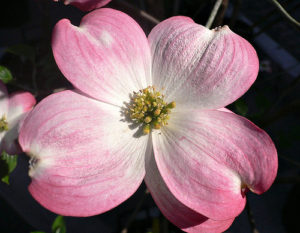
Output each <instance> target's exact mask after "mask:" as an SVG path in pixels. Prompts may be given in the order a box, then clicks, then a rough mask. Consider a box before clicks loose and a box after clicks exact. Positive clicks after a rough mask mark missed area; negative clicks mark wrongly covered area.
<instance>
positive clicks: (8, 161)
mask: <svg viewBox="0 0 300 233" xmlns="http://www.w3.org/2000/svg"><path fill="white" fill-rule="evenodd" d="M17 161H18V156H17V155H9V154H7V153H6V152H2V154H1V159H0V178H1V181H2V182H4V183H6V184H9V175H10V174H11V173H12V172H13V170H14V169H15V168H16V166H17Z"/></svg>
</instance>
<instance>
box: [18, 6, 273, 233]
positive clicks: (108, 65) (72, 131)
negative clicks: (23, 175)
mask: <svg viewBox="0 0 300 233" xmlns="http://www.w3.org/2000/svg"><path fill="white" fill-rule="evenodd" d="M118 25H122V27H119V26H118ZM52 48H53V53H54V57H55V60H56V63H57V65H58V67H59V68H60V70H61V72H62V73H63V74H64V76H65V77H66V78H67V79H68V80H69V81H70V82H71V83H72V84H73V85H74V86H75V87H76V89H77V90H76V91H63V92H60V93H57V94H53V95H50V96H49V97H47V98H46V99H44V100H43V101H41V103H39V104H38V105H37V107H36V108H35V109H34V110H33V111H32V112H31V113H30V114H29V116H28V117H27V118H26V120H25V122H24V124H23V126H22V129H21V132H20V137H19V141H20V144H21V146H22V149H23V150H24V151H25V152H26V153H28V154H29V155H30V156H32V158H33V160H34V161H36V163H35V164H34V165H33V167H32V168H31V170H30V176H31V177H32V183H31V184H30V186H29V191H30V193H31V194H32V196H33V197H34V198H35V199H36V200H37V201H38V202H39V203H41V204H42V205H43V206H44V207H46V208H47V209H49V210H51V211H53V212H55V213H58V214H62V215H70V216H91V215H96V214H100V213H103V212H106V211H108V210H110V209H112V208H114V207H116V206H117V205H119V204H120V203H122V202H124V201H125V200H126V199H128V198H129V197H130V196H131V195H132V194H133V193H134V192H135V191H136V190H137V188H138V187H139V186H140V184H141V182H142V181H143V179H145V183H146V185H147V187H148V189H149V191H150V192H151V195H152V197H153V199H154V200H155V202H156V204H157V206H158V207H159V209H160V210H161V212H162V213H163V214H164V215H165V216H166V217H167V218H168V219H169V220H170V221H171V222H172V223H174V224H175V225H176V226H178V227H179V228H181V229H182V230H184V231H186V232H205V233H210V232H223V231H225V230H226V229H227V228H228V227H229V226H230V225H231V224H232V222H233V220H234V218H235V217H236V216H238V215H239V214H240V213H241V211H242V210H243V209H244V207H245V203H246V197H245V193H244V191H245V190H248V189H249V190H251V191H252V192H255V193H257V194H261V193H263V192H265V191H266V190H267V189H269V188H270V186H271V184H272V183H273V181H274V179H275V177H276V173H277V152H276V148H275V146H274V144H273V142H272V140H271V139H270V137H269V136H268V135H267V134H266V133H265V132H264V131H263V130H261V129H260V128H258V127H257V126H255V125H254V124H253V123H251V122H250V121H249V120H247V119H245V118H243V117H241V116H238V115H236V114H234V113H232V112H230V111H229V110H227V109H225V108H224V107H225V106H227V105H228V104H230V103H232V102H234V101H235V100H236V99H238V98H239V97H240V96H242V95H243V94H244V93H245V92H246V91H247V90H248V89H249V87H250V86H251V85H252V83H253V82H254V81H255V79H256V77H257V73H258V58H257V55H256V52H255V50H254V49H253V47H252V46H251V45H250V44H249V43H248V42H247V41H246V40H245V39H243V38H242V37H240V36H238V35H236V34H235V33H233V32H232V31H230V29H229V28H228V27H227V26H225V27H223V28H221V29H216V30H209V29H207V28H205V27H203V26H201V25H197V24H196V23H194V22H193V21H192V20H191V19H190V18H188V17H182V16H179V17H172V18H169V19H167V20H165V21H163V22H161V23H160V24H158V25H157V26H156V27H154V29H153V30H152V31H151V33H150V35H149V37H148V38H147V37H146V36H145V34H144V32H143V30H142V29H141V28H140V26H139V25H138V24H137V23H136V22H135V21H134V20H133V19H132V18H130V17H129V16H128V15H126V14H124V13H122V12H119V11H116V10H113V9H99V10H95V11H93V12H91V13H89V14H87V15H86V16H85V17H84V18H83V19H82V21H81V24H80V26H79V27H76V26H73V25H72V24H71V23H70V21H69V20H67V19H63V20H61V21H60V22H58V23H57V25H56V26H55V28H54V31H53V39H52ZM148 86H153V87H155V88H156V90H158V91H160V92H161V93H162V94H163V95H164V101H165V102H166V103H171V102H172V101H174V102H176V107H175V108H174V109H172V111H171V113H170V115H169V116H170V119H169V120H168V122H167V123H168V125H165V126H162V127H161V129H159V130H158V129H153V130H152V131H151V132H150V133H149V134H147V135H142V134H141V133H140V127H136V126H135V125H134V124H132V122H130V121H128V119H126V117H124V114H122V113H124V108H125V109H126V108H127V110H128V105H126V103H130V96H131V95H132V94H133V93H134V92H138V91H139V90H145V88H147V87H148ZM78 90H79V91H78ZM138 93H143V91H141V92H138ZM168 106H169V105H168ZM129 110H130V109H129ZM130 111H131V110H130ZM145 111H146V110H145ZM166 119H167V118H166ZM148 120H149V119H148ZM148 120H147V122H148Z"/></svg>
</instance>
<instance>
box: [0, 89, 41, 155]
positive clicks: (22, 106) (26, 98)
mask: <svg viewBox="0 0 300 233" xmlns="http://www.w3.org/2000/svg"><path fill="white" fill-rule="evenodd" d="M35 104H36V100H35V98H34V96H33V95H32V94H31V93H29V92H15V93H13V94H11V95H10V96H9V101H8V106H9V108H8V114H7V122H8V129H9V130H8V131H7V132H5V135H4V137H3V139H2V145H1V150H5V151H6V152H7V153H8V154H11V155H13V154H19V153H21V152H22V150H21V148H20V146H19V143H18V136H19V129H20V125H21V124H22V122H23V120H24V118H25V117H26V115H27V113H28V112H29V111H30V110H31V109H32V108H33V106H34V105H35Z"/></svg>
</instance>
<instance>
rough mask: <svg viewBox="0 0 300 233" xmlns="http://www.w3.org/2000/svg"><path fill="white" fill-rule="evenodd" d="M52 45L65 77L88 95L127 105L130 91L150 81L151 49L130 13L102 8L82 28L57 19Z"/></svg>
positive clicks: (142, 86) (107, 101) (84, 20)
mask: <svg viewBox="0 0 300 233" xmlns="http://www.w3.org/2000/svg"><path fill="white" fill-rule="evenodd" d="M52 49H53V54H54V57H55V60H56V63H57V65H58V67H59V69H60V70H61V72H62V73H63V74H64V75H65V77H66V78H67V79H68V80H69V81H70V82H71V83H72V84H73V85H74V86H75V87H76V88H78V89H79V90H81V91H82V92H84V93H86V94H88V95H89V96H91V97H93V98H96V99H98V100H101V101H103V102H106V103H111V104H114V105H118V106H123V102H124V101H127V100H129V94H130V93H132V92H133V91H138V90H140V89H143V88H145V87H146V86H148V85H151V80H150V78H151V77H150V65H151V58H150V48H149V45H148V41H147V38H146V36H145V34H144V32H143V30H142V29H141V28H140V26H139V25H138V24H137V23H136V22H135V21H134V20H133V19H132V18H131V17H129V16H128V15H126V14H124V13H122V12H120V11H117V10H113V9H98V10H95V11H93V12H91V13H89V14H87V15H86V16H85V17H83V19H82V21H81V24H80V26H79V27H76V26H74V25H72V24H71V23H70V21H69V20H67V19H63V20H61V21H59V22H58V23H57V24H56V26H55V28H54V31H53V36H52Z"/></svg>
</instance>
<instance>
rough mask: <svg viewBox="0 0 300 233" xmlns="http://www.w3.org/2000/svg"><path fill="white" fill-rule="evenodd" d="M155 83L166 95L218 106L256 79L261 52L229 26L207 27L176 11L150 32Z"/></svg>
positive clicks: (181, 101) (206, 106) (201, 106)
mask: <svg viewBox="0 0 300 233" xmlns="http://www.w3.org/2000/svg"><path fill="white" fill-rule="evenodd" d="M149 42H150V47H151V51H152V56H153V64H152V69H153V72H152V73H153V84H154V85H155V86H156V87H158V88H159V89H164V93H165V94H166V97H167V100H168V101H173V100H174V101H176V103H177V104H178V105H184V106H187V105H189V106H194V107H195V106H197V109H218V108H221V107H224V106H226V105H228V104H230V103H232V102H233V101H235V100H236V99H237V98H239V97H240V96H241V95H243V94H244V93H245V92H246V91H247V90H248V88H249V87H250V86H251V85H252V83H253V82H254V81H255V79H256V76H257V73H258V58H257V55H256V52H255V50H254V49H253V47H252V46H251V45H250V44H249V43H248V42H247V41H246V40H245V39H243V38H242V37H240V36H238V35H237V34H235V33H233V32H232V31H231V30H230V29H229V28H228V27H227V26H225V27H223V28H217V29H215V30H209V29H207V28H205V27H203V26H201V25H199V24H196V23H194V22H193V21H192V20H191V19H190V18H187V17H182V16H178V17H172V18H169V19H167V20H165V21H163V22H162V23H160V24H158V25H157V26H156V27H155V28H154V29H153V30H152V31H151V33H150V35H149Z"/></svg>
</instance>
